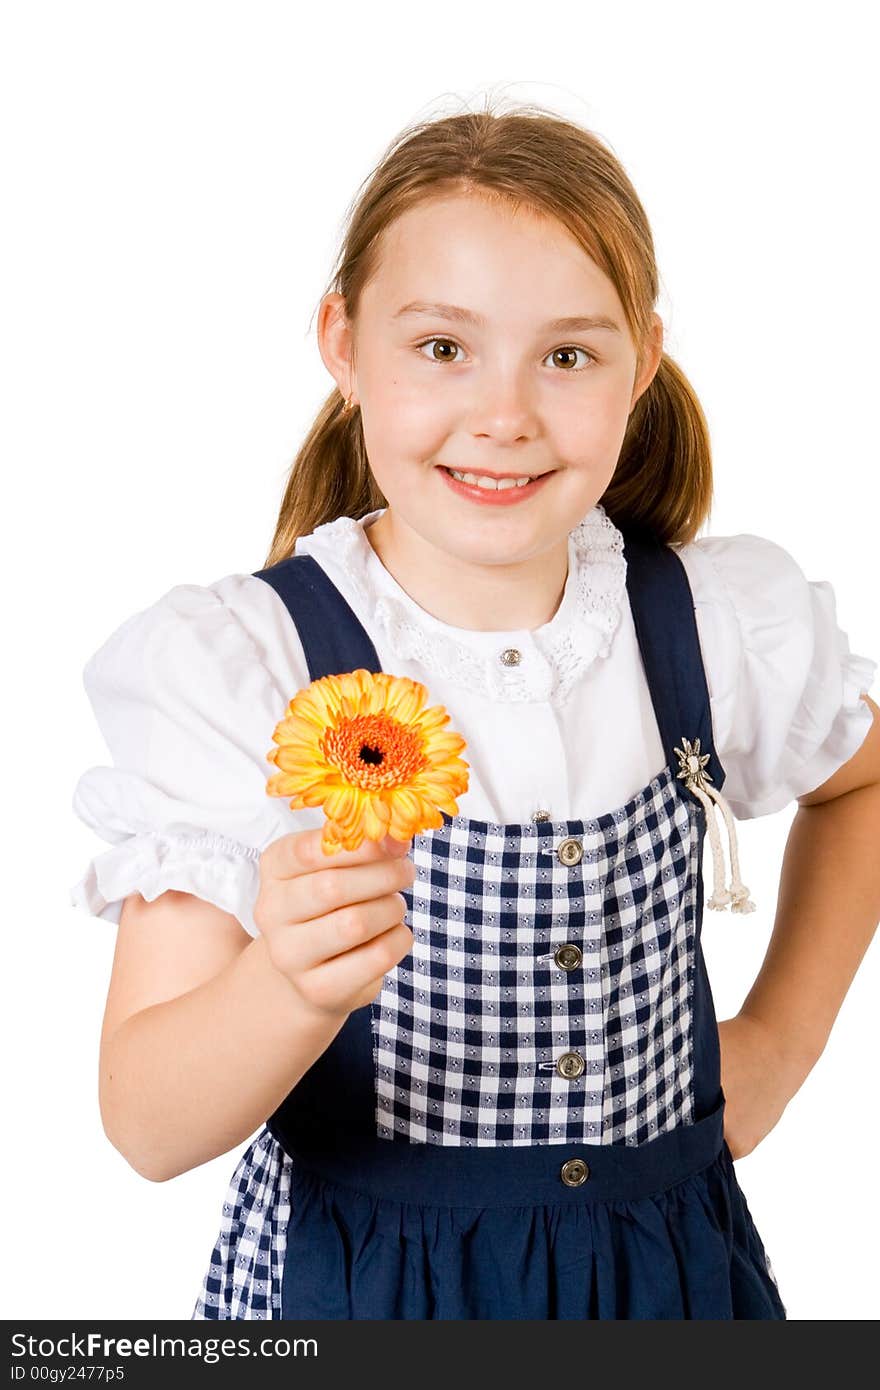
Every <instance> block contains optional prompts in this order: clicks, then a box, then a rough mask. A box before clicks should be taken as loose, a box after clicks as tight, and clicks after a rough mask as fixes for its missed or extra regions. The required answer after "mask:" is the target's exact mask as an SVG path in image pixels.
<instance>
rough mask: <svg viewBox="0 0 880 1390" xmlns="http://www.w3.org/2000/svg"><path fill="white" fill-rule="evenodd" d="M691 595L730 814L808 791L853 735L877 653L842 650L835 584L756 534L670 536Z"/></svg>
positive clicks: (847, 754)
mask: <svg viewBox="0 0 880 1390" xmlns="http://www.w3.org/2000/svg"><path fill="white" fill-rule="evenodd" d="M676 550H677V553H678V555H679V557H680V559H681V560H682V562H683V563H684V566H685V570H686V572H687V575H688V580H689V582H690V586H691V592H692V595H693V600H694V611H695V614H696V621H697V631H698V634H699V638H700V647H701V650H702V654H703V664H704V667H705V671H706V683H707V685H708V687H709V698H710V706H711V713H712V727H713V734H714V739H715V747H716V750H717V753H718V756H719V758H720V759H721V763H722V766H723V767H724V770H725V774H726V776H725V782H724V787H723V795H724V797H725V799H726V800H727V801H728V802H729V804H730V808H731V810H732V811H733V814H734V815H735V816H736V817H737V818H738V819H740V820H749V819H751V818H753V817H755V816H766V815H769V814H771V813H772V812H774V811H778V810H780V809H781V808H782V807H784V806H786V805H788V804H789V803H790V802H792V801H794V800H795V799H796V798H797V797H799V796H803V795H805V794H806V793H807V792H810V791H814V790H815V788H816V787H818V786H821V784H822V783H823V782H825V781H827V779H828V778H829V777H831V776H832V774H833V773H835V772H836V771H837V769H838V768H839V767H841V766H842V765H843V764H844V763H845V762H847V760H848V759H849V758H851V757H852V756H853V754H854V753H855V752H856V751H857V749H858V748H859V746H860V745H861V743H862V742H863V740H864V738H865V736H866V734H867V732H868V730H869V728H870V727H871V723H872V711H871V708H870V706H869V705H868V704H866V702H865V701H864V700H862V699H861V698H860V694H861V692H863V691H864V692H865V693H868V692H869V691H870V688H871V685H872V683H873V680H874V676H875V673H876V670H877V662H876V661H873V660H872V659H871V658H869V657H866V656H857V655H855V654H854V653H853V652H851V651H850V648H849V639H848V636H847V633H846V632H844V631H843V630H842V629H841V628H840V627H839V626H838V624H837V613H836V600H835V596H834V590H833V589H832V587H831V585H830V583H829V582H828V581H827V580H824V579H822V580H808V579H807V578H806V576H805V575H804V573H803V571H802V570H801V568H800V567H799V565H798V564H797V563H796V561H795V560H794V559H793V558H792V556H791V555H790V554H789V553H788V551H786V550H785V549H783V547H782V546H780V545H777V544H776V543H775V542H774V541H771V540H768V539H766V538H765V537H762V536H753V535H748V534H741V535H735V536H707V537H702V538H700V539H698V540H696V541H693V542H691V543H690V544H688V545H683V546H680V547H676Z"/></svg>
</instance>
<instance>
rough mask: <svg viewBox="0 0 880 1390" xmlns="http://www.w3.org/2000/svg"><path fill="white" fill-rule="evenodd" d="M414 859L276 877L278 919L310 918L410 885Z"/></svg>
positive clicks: (297, 920)
mask: <svg viewBox="0 0 880 1390" xmlns="http://www.w3.org/2000/svg"><path fill="white" fill-rule="evenodd" d="M415 874H416V870H415V865H414V864H413V862H412V860H411V859H387V858H382V859H380V860H378V861H377V862H376V863H373V864H352V865H350V866H348V867H346V866H344V865H340V866H338V867H335V868H331V869H317V870H316V871H315V872H314V873H312V874H301V875H300V876H299V877H298V878H295V879H289V880H287V881H283V880H279V881H276V882H275V884H274V885H272V886H273V888H274V890H275V894H276V898H275V901H276V902H277V903H278V906H279V908H280V911H279V914H278V918H277V920H279V921H281V922H284V921H292V922H310V921H313V920H314V918H316V917H325V916H326V915H327V914H328V913H330V912H336V911H337V910H338V909H339V908H345V907H348V906H351V905H354V904H355V903H363V902H368V901H369V900H370V899H371V898H380V897H382V896H383V895H384V894H386V893H393V892H395V891H397V892H400V891H401V889H405V888H410V887H411V886H412V884H413V882H414V881H415Z"/></svg>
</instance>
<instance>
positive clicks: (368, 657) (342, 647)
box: [254, 555, 382, 698]
mask: <svg viewBox="0 0 880 1390" xmlns="http://www.w3.org/2000/svg"><path fill="white" fill-rule="evenodd" d="M254 578H255V579H264V580H265V581H266V583H267V584H270V585H271V586H272V588H273V589H274V590H275V592H276V593H277V594H278V596H279V597H280V598H281V600H282V601H283V603H284V604H285V606H286V608H287V611H288V613H289V614H290V616H291V618H292V619H293V622H294V625H295V627H296V630H297V632H298V633H299V637H300V641H301V642H302V644H303V649H304V650H305V654H306V661H307V662H308V667H309V680H313V681H316V680H320V679H321V677H322V676H339V675H342V674H343V672H346V671H359V670H361V669H363V670H365V671H373V672H377V671H381V670H382V667H381V666H380V665H379V658H378V656H377V655H376V648H375V647H374V646H373V643H372V641H371V639H370V636H369V634H368V633H367V631H366V630H365V628H364V626H363V624H362V623H361V621H360V619H359V618H358V616H357V614H356V613H355V612H354V610H353V609H352V607H351V605H350V604H349V603H348V602H347V601H346V599H345V598H344V597H343V596H342V594H341V593H340V592H339V590H338V589H337V587H336V585H335V584H334V583H333V581H332V579H331V578H330V576H329V575H328V574H327V572H326V570H324V569H322V568H321V566H320V565H319V564H318V562H317V560H316V559H315V558H314V556H312V555H288V557H287V559H286V560H279V561H278V564H277V565H270V566H269V568H268V569H263V570H257V571H256V572H255V574H254ZM295 694H296V692H295V691H293V690H291V692H290V697H291V698H292V697H293V696H294V695H295Z"/></svg>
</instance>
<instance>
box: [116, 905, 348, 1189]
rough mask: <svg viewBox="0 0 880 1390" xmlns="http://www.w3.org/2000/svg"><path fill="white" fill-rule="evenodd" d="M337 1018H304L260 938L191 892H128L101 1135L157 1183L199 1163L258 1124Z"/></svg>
mask: <svg viewBox="0 0 880 1390" xmlns="http://www.w3.org/2000/svg"><path fill="white" fill-rule="evenodd" d="M196 981H198V983H196ZM147 999H149V1000H154V1001H155V1000H157V999H158V1000H160V1001H161V1002H150V1003H148V1004H147V1006H146V1007H144V1006H143V1005H144V1001H145V1000H147ZM344 1021H345V1015H344V1014H340V1015H338V1016H336V1015H331V1014H329V1013H326V1012H321V1013H318V1012H317V1011H315V1012H312V1011H311V1010H309V1008H308V1006H306V1005H305V1004H304V1002H303V1001H302V1000H301V999H300V997H299V996H298V995H297V994H296V992H295V991H294V989H293V987H292V986H291V984H290V982H289V981H288V980H287V979H286V977H285V976H284V975H282V974H281V973H280V972H279V971H278V970H276V969H275V967H274V966H273V965H272V963H271V961H270V960H269V957H268V954H267V951H266V946H265V941H264V939H263V937H262V936H258V937H256V938H253V937H251V936H249V934H248V933H247V932H245V930H244V928H243V927H242V926H241V925H240V924H239V923H237V922H236V921H235V920H234V919H233V918H231V917H229V916H228V914H226V913H224V912H221V911H220V909H219V908H216V907H213V906H212V905H211V904H209V903H206V902H203V901H201V900H200V899H198V898H195V897H193V896H191V895H190V894H188V893H177V892H168V893H164V894H162V895H161V896H160V897H159V898H157V899H156V900H155V901H154V902H149V903H148V902H145V901H144V900H143V899H142V898H141V897H140V895H139V894H135V895H133V896H132V897H130V898H127V899H126V900H125V903H124V904H123V908H122V913H121V916H120V923H119V934H118V937H117V947H116V956H115V958H114V963H113V978H112V980H111V986H110V991H109V994H108V1003H107V1011H106V1013H105V1019H104V1029H103V1034H102V1038H101V1056H100V1082H99V1095H100V1108H101V1118H102V1122H103V1125H104V1129H105V1132H106V1134H107V1137H108V1138H109V1140H110V1142H111V1143H112V1144H113V1145H114V1147H115V1148H116V1149H118V1150H119V1152H120V1153H121V1154H122V1155H123V1157H124V1158H125V1159H126V1160H127V1161H128V1163H130V1164H131V1166H132V1167H133V1168H134V1169H135V1170H136V1171H137V1172H138V1173H140V1174H141V1175H142V1176H143V1177H145V1178H149V1179H151V1180H152V1181H154V1182H164V1181H167V1179H169V1178H173V1177H176V1176H177V1175H178V1174H180V1173H185V1172H187V1171H188V1170H189V1169H190V1168H196V1167H198V1166H199V1165H200V1164H202V1163H207V1162H208V1161H209V1160H210V1159H212V1158H216V1157H217V1156H218V1155H220V1154H224V1153H227V1152H228V1151H229V1150H230V1149H234V1148H235V1147H236V1146H237V1145H239V1144H241V1143H243V1142H244V1140H245V1139H246V1138H247V1137H248V1136H249V1135H251V1134H252V1133H253V1132H254V1131H255V1130H256V1129H258V1128H259V1126H260V1125H261V1124H262V1123H263V1122H264V1121H265V1119H266V1118H267V1116H268V1115H271V1114H272V1112H273V1111H274V1110H275V1109H276V1108H277V1107H278V1105H279V1104H280V1103H281V1101H282V1100H283V1099H284V1097H285V1096H286V1095H287V1093H288V1092H289V1091H290V1090H291V1088H292V1087H293V1086H294V1085H295V1084H296V1082H297V1081H298V1080H299V1079H300V1077H301V1076H302V1075H303V1073H304V1072H305V1071H307V1070H308V1068H309V1067H310V1066H311V1064H312V1062H314V1061H315V1059H316V1058H317V1057H318V1056H320V1054H321V1053H322V1052H323V1051H324V1050H325V1049H326V1048H327V1046H328V1045H329V1044H330V1043H331V1042H332V1040H333V1038H334V1037H335V1035H336V1033H337V1032H338V1031H339V1029H340V1028H341V1027H342V1024H343V1023H344Z"/></svg>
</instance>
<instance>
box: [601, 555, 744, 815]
mask: <svg viewBox="0 0 880 1390" xmlns="http://www.w3.org/2000/svg"><path fill="white" fill-rule="evenodd" d="M623 537H624V545H623V553H624V557H625V559H626V565H627V569H626V587H627V592H628V594H629V603H630V608H631V609H632V615H633V623H634V625H635V629H636V637H637V638H638V642H639V649H640V651H641V654H642V664H643V665H644V668H645V676H646V679H647V682H648V689H649V690H650V692H651V700H652V703H653V705H654V714H655V716H656V718H657V726H658V728H659V730H660V738H661V741H662V743H663V749H664V752H665V754H666V761H667V763H668V764H670V765H671V766H672V767H673V768H677V767H678V762H679V760H678V756H677V754H676V752H675V749H676V747H678V748H681V747H682V739H684V738H687V739H690V741H691V743H692V744H693V743H695V742H696V740H697V739H699V740H700V753H701V755H703V754H706V753H708V754H709V761H708V763H707V764H706V768H705V770H706V771H707V772H708V773H709V775H710V777H711V779H712V785H713V787H715V789H716V790H717V791H720V790H721V788H722V786H723V785H724V777H725V772H724V768H723V767H722V765H721V761H720V759H719V757H718V755H717V753H716V752H715V740H714V736H713V733H712V711H711V706H710V703H709V688H708V685H707V683H706V671H705V668H704V666H703V656H702V652H701V650H700V639H699V634H698V632H697V619H696V614H695V612H694V600H693V594H692V592H691V586H690V583H689V581H688V577H687V572H686V570H685V567H684V565H683V563H682V561H681V559H680V557H679V556H678V555H677V554H676V553H675V551H674V550H672V549H671V548H670V547H669V546H668V545H663V544H662V543H661V542H659V541H657V540H656V539H655V538H653V537H652V536H650V535H647V534H645V533H643V532H641V533H636V532H627V531H625V532H624V533H623Z"/></svg>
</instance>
